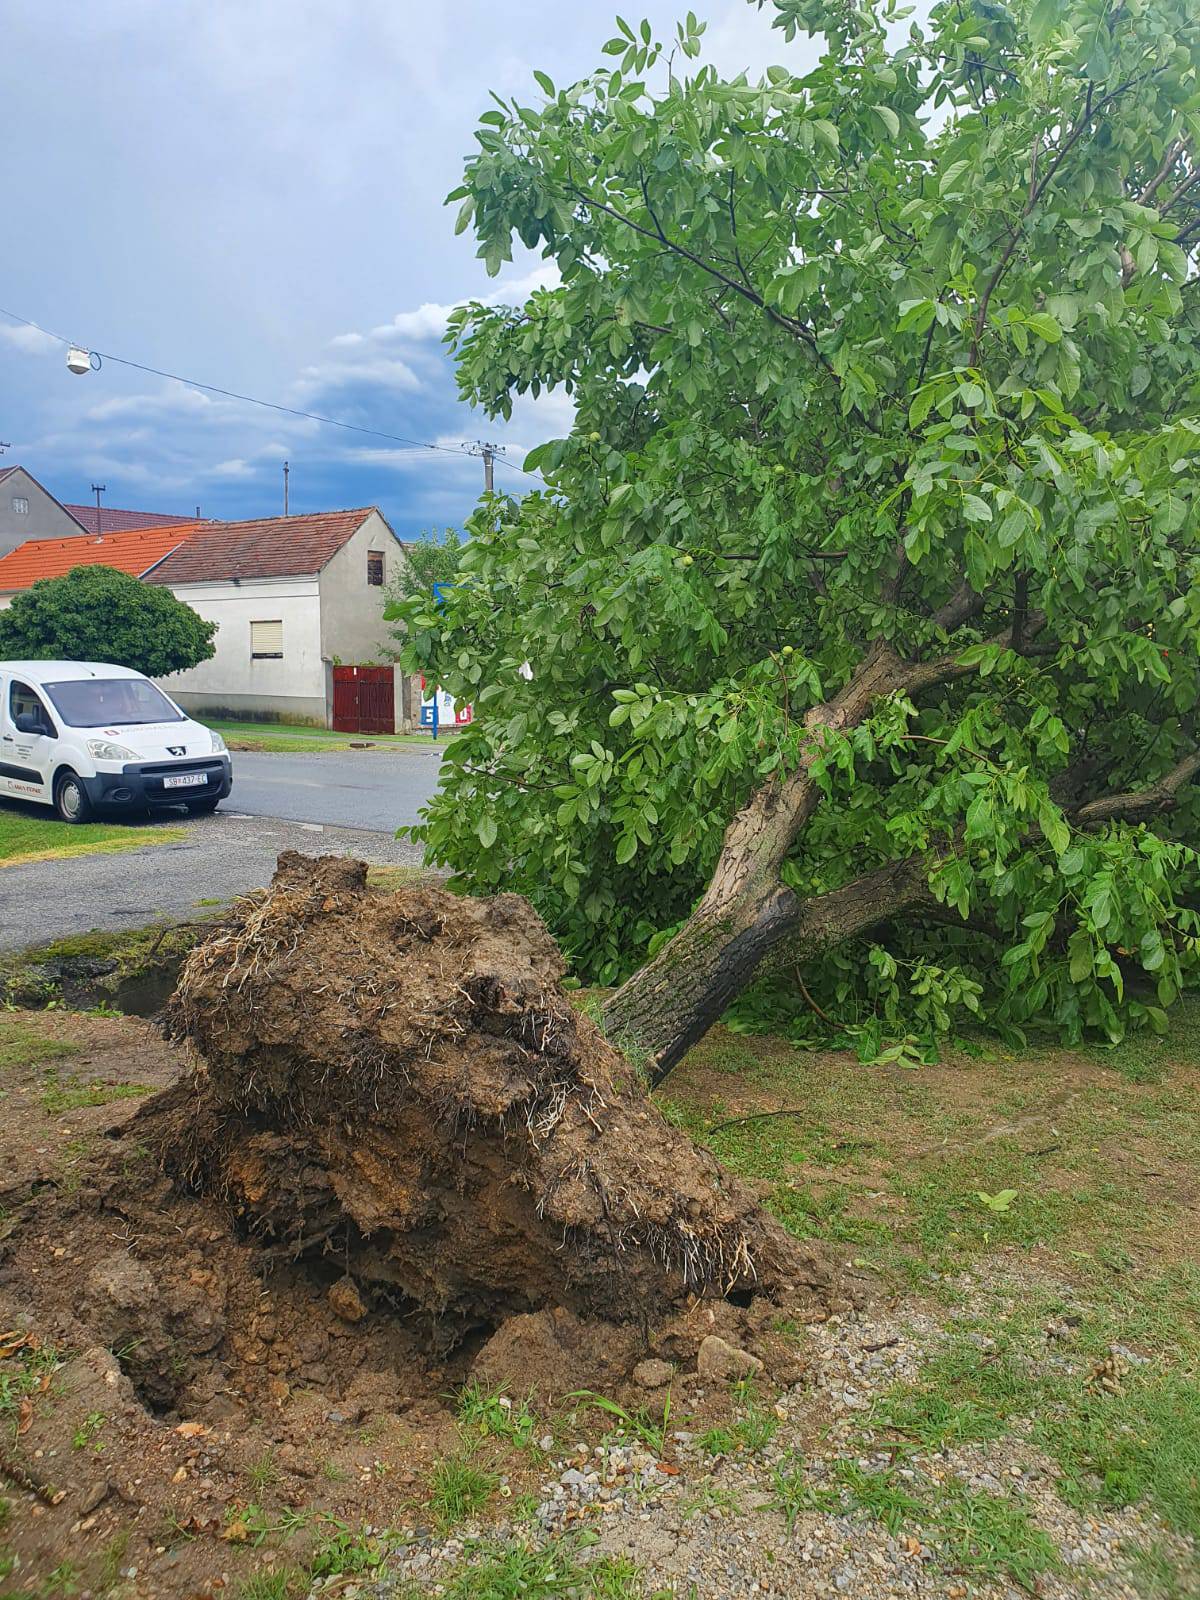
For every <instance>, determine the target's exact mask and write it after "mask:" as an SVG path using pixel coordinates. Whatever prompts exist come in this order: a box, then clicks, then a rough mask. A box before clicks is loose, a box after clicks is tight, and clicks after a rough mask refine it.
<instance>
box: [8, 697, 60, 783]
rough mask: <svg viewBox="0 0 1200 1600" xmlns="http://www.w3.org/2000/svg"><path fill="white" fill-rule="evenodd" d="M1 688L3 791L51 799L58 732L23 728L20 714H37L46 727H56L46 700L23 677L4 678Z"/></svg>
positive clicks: (26, 715) (27, 715) (25, 715)
mask: <svg viewBox="0 0 1200 1600" xmlns="http://www.w3.org/2000/svg"><path fill="white" fill-rule="evenodd" d="M0 692H2V697H0V792H3V793H5V794H10V795H14V796H16V797H18V798H20V799H22V800H42V801H47V802H48V801H49V800H50V798H51V795H50V783H49V778H50V771H51V769H52V767H53V765H54V746H55V744H56V743H57V736H56V735H55V734H54V733H53V732H51V733H48V734H47V733H29V732H22V731H21V730H20V729H18V727H17V718H18V717H20V716H24V717H30V716H33V717H36V718H37V719H38V721H39V722H40V723H41V725H42V727H44V728H48V729H51V730H53V728H54V722H53V720H52V719H51V716H50V713H49V711H47V709H46V705H45V701H44V700H43V699H42V697H41V696H40V695H39V694H38V692H37V690H36V689H34V688H33V687H32V686H31V685H30V684H28V683H23V682H22V681H21V679H20V678H14V677H6V678H4V679H3V680H0Z"/></svg>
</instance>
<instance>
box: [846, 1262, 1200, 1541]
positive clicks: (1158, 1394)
mask: <svg viewBox="0 0 1200 1600" xmlns="http://www.w3.org/2000/svg"><path fill="white" fill-rule="evenodd" d="M1082 1304H1083V1305H1084V1307H1085V1309H1084V1311H1083V1313H1082V1321H1081V1323H1080V1326H1079V1328H1078V1330H1077V1331H1076V1333H1075V1336H1074V1338H1073V1339H1072V1341H1071V1342H1070V1343H1069V1344H1068V1345H1067V1347H1066V1349H1065V1350H1064V1351H1063V1356H1064V1357H1065V1358H1067V1359H1066V1360H1058V1361H1054V1362H1047V1361H1045V1360H1044V1359H1031V1356H1032V1355H1034V1354H1036V1353H1038V1352H1039V1351H1044V1349H1045V1333H1044V1329H1045V1327H1046V1324H1047V1322H1048V1321H1049V1320H1050V1319H1051V1318H1052V1317H1053V1316H1055V1315H1056V1314H1057V1313H1058V1312H1060V1311H1061V1310H1062V1309H1063V1308H1062V1307H1061V1306H1059V1305H1057V1304H1056V1303H1055V1302H1054V1301H1053V1300H1046V1299H1037V1298H1036V1297H1033V1298H1031V1299H1030V1300H1027V1302H1026V1303H1025V1304H1023V1305H1022V1306H1021V1307H1020V1309H1019V1310H1017V1311H1014V1312H1012V1313H1010V1314H1008V1315H1007V1316H1005V1315H999V1316H996V1317H995V1318H991V1319H988V1320H986V1321H984V1322H980V1323H971V1324H969V1325H966V1326H964V1327H962V1328H961V1329H960V1330H959V1331H957V1332H956V1333H955V1334H954V1335H953V1336H952V1337H951V1338H950V1339H949V1340H948V1341H947V1343H946V1345H945V1346H944V1348H943V1349H941V1350H940V1351H939V1352H938V1353H937V1354H935V1355H934V1356H933V1357H932V1358H931V1360H930V1361H929V1362H928V1363H927V1365H926V1367H925V1369H924V1371H923V1372H922V1374H921V1378H920V1381H919V1382H918V1383H916V1384H913V1385H904V1386H898V1387H897V1388H896V1389H894V1390H893V1391H891V1393H890V1394H888V1395H886V1396H885V1397H884V1398H883V1399H882V1400H881V1401H880V1402H879V1403H878V1405H877V1406H876V1407H875V1409H874V1411H873V1412H872V1415H871V1418H870V1425H871V1427H872V1429H873V1430H880V1431H882V1432H883V1433H884V1434H885V1435H886V1434H887V1433H890V1434H892V1435H893V1436H894V1437H895V1438H896V1439H897V1440H899V1441H901V1442H907V1443H911V1444H914V1445H917V1446H920V1447H922V1448H939V1447H941V1446H942V1445H945V1444H956V1443H962V1442H966V1441H969V1440H980V1441H983V1442H987V1441H989V1440H994V1439H997V1438H999V1437H1000V1436H1001V1435H1002V1434H1005V1433H1007V1432H1009V1431H1010V1429H1011V1427H1012V1426H1013V1424H1014V1422H1016V1421H1018V1420H1022V1421H1023V1423H1024V1425H1025V1427H1026V1429H1027V1432H1028V1436H1029V1437H1030V1439H1031V1440H1032V1441H1033V1442H1034V1443H1035V1444H1037V1445H1039V1446H1041V1448H1042V1449H1044V1450H1045V1451H1046V1452H1047V1454H1049V1455H1050V1456H1052V1457H1053V1458H1054V1459H1055V1460H1056V1461H1057V1463H1058V1466H1059V1483H1058V1488H1059V1492H1060V1494H1062V1496H1063V1498H1064V1499H1065V1500H1066V1501H1067V1502H1068V1503H1069V1504H1071V1505H1074V1506H1076V1507H1078V1508H1079V1509H1080V1510H1092V1509H1095V1508H1097V1507H1104V1506H1130V1505H1135V1504H1139V1503H1145V1504H1148V1505H1150V1506H1152V1507H1153V1508H1154V1509H1155V1510H1156V1511H1158V1512H1159V1513H1160V1514H1161V1515H1162V1516H1163V1517H1164V1518H1165V1519H1166V1520H1167V1522H1169V1523H1170V1524H1171V1525H1172V1526H1173V1527H1174V1528H1175V1529H1177V1530H1178V1531H1179V1532H1180V1533H1184V1534H1187V1535H1189V1536H1190V1537H1192V1538H1198V1537H1200V1269H1197V1268H1194V1267H1188V1268H1178V1269H1174V1270H1173V1271H1171V1272H1168V1273H1166V1274H1163V1275H1161V1276H1160V1277H1158V1278H1154V1279H1150V1280H1146V1281H1142V1282H1139V1283H1138V1284H1136V1285H1130V1286H1127V1287H1124V1288H1121V1289H1113V1288H1111V1287H1108V1286H1107V1285H1106V1284H1105V1281H1104V1277H1103V1275H1102V1269H1101V1270H1100V1271H1098V1273H1097V1276H1096V1278H1095V1280H1094V1287H1093V1294H1092V1296H1091V1297H1090V1304H1089V1303H1088V1301H1087V1300H1085V1301H1083V1302H1082ZM1076 1314H1078V1312H1077V1313H1076ZM981 1337H982V1338H983V1339H986V1341H987V1344H986V1347H981V1344H980V1342H979V1341H980V1339H981ZM1114 1342H1119V1343H1121V1344H1123V1345H1125V1346H1127V1347H1131V1348H1134V1349H1135V1350H1136V1348H1137V1347H1139V1346H1141V1347H1143V1348H1156V1352H1157V1353H1156V1355H1155V1356H1153V1357H1148V1358H1145V1359H1143V1360H1142V1361H1141V1362H1140V1363H1137V1364H1130V1365H1129V1366H1128V1370H1126V1371H1124V1372H1122V1373H1121V1375H1120V1376H1119V1378H1118V1381H1117V1387H1116V1390H1115V1392H1114V1391H1110V1390H1108V1389H1106V1388H1104V1387H1103V1386H1102V1385H1100V1384H1098V1383H1096V1382H1094V1381H1092V1378H1091V1374H1092V1371H1093V1369H1094V1368H1095V1367H1096V1366H1098V1365H1099V1363H1100V1362H1101V1361H1102V1360H1103V1359H1104V1358H1105V1357H1106V1356H1107V1354H1108V1351H1109V1347H1110V1345H1111V1344H1113V1343H1114Z"/></svg>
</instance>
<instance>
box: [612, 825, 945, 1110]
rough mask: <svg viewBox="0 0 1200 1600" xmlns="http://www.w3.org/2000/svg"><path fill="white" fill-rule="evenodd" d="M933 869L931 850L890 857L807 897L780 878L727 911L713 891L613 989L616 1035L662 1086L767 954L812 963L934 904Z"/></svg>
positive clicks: (619, 1043) (734, 902) (740, 897)
mask: <svg viewBox="0 0 1200 1600" xmlns="http://www.w3.org/2000/svg"><path fill="white" fill-rule="evenodd" d="M930 865H931V861H930V858H929V857H927V856H924V855H921V856H911V857H908V858H907V859H905V860H903V861H895V862H889V863H888V865H887V866H885V867H880V868H879V869H878V870H877V871H875V872H869V873H867V874H865V876H863V877H861V878H856V879H855V880H854V881H853V882H852V883H847V884H844V885H843V886H842V887H841V888H840V889H831V890H830V891H829V892H828V893H826V894H821V895H813V896H811V897H809V898H808V899H802V898H801V897H800V896H799V895H797V894H794V893H793V892H792V890H791V889H789V888H787V887H786V886H785V885H783V884H781V883H779V882H778V880H776V884H775V887H774V889H773V890H770V891H768V892H766V893H762V892H760V891H758V890H757V889H754V888H749V889H745V890H743V891H742V892H741V893H740V894H738V895H736V896H735V897H734V898H733V899H732V900H731V901H730V902H729V903H728V904H727V905H726V906H725V907H724V909H723V910H721V911H718V910H716V909H715V908H713V907H711V906H708V905H707V904H706V903H707V902H708V900H709V895H706V896H705V899H704V901H702V902H701V904H700V905H699V906H698V907H697V909H696V911H695V912H694V913H693V914H692V916H691V917H690V918H689V919H688V921H687V922H686V923H685V924H684V925H683V927H682V928H681V929H680V930H679V932H678V933H677V934H676V935H675V937H674V938H673V939H671V940H670V942H669V943H668V944H666V945H665V946H664V947H663V949H662V950H660V951H659V953H658V955H657V956H656V957H655V958H654V960H653V961H650V962H648V963H647V965H646V966H644V967H642V968H641V969H640V971H638V972H635V973H634V975H633V977H632V978H630V979H629V981H628V982H627V983H626V984H624V985H623V986H622V988H620V989H619V990H618V991H617V993H616V994H615V995H613V997H612V999H611V1000H610V1001H609V1003H608V1005H607V1006H606V1007H605V1009H604V1026H605V1031H606V1033H607V1034H608V1037H609V1039H610V1040H611V1041H612V1042H613V1043H614V1044H615V1045H616V1046H617V1047H618V1049H624V1050H626V1051H636V1052H638V1053H639V1054H640V1053H641V1052H645V1053H646V1054H647V1055H648V1057H649V1060H648V1062H647V1064H646V1070H647V1073H648V1075H649V1077H650V1080H651V1082H652V1083H658V1082H660V1081H661V1080H662V1079H663V1078H664V1077H666V1075H667V1073H668V1072H670V1070H671V1068H672V1067H673V1066H674V1065H675V1063H676V1062H677V1061H678V1060H679V1059H680V1057H681V1056H682V1055H684V1053H685V1052H686V1051H687V1050H689V1049H690V1048H691V1046H692V1045H694V1044H695V1043H696V1041H697V1040H698V1039H701V1038H703V1036H704V1034H705V1033H707V1031H708V1029H709V1028H710V1027H711V1026H712V1024H713V1023H714V1022H716V1021H717V1020H718V1019H719V1017H720V1016H721V1014H722V1012H723V1011H725V1010H726V1008H727V1007H728V1006H729V1005H730V1004H731V1003H732V1002H733V1001H734V1000H735V999H736V998H737V996H738V995H739V994H740V993H741V991H742V990H743V989H744V988H745V987H746V985H747V984H748V983H749V982H750V980H751V979H752V978H753V977H754V974H755V973H756V972H757V971H758V970H759V968H760V966H761V965H762V964H763V962H764V961H765V960H766V959H767V958H774V959H777V960H779V961H786V962H788V963H790V964H801V963H803V962H805V961H810V960H811V959H812V958H813V957H814V956H817V955H820V954H821V953H822V952H823V951H825V950H830V949H832V948H833V947H834V946H835V945H838V944H841V943H842V942H843V941H844V940H846V939H850V938H853V937H854V936H855V935H856V934H859V933H864V932H866V931H867V929H869V928H874V927H878V926H879V924H880V923H883V922H888V921H891V920H892V918H894V917H898V916H900V915H902V914H903V913H904V912H906V911H909V910H911V909H912V908H913V907H914V906H915V905H920V904H926V903H928V902H930V901H932V898H933V897H932V895H931V893H930V890H929V886H928V878H929V869H930ZM715 883H716V880H715V879H714V885H715ZM710 894H711V888H710Z"/></svg>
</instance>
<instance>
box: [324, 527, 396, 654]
mask: <svg viewBox="0 0 1200 1600" xmlns="http://www.w3.org/2000/svg"><path fill="white" fill-rule="evenodd" d="M372 551H378V552H379V553H380V554H381V555H382V556H383V587H382V588H377V587H375V586H373V585H371V584H368V582H367V556H368V555H369V554H370V552H372ZM403 560H404V550H403V548H402V547H401V545H399V544H398V543H397V541H396V538H395V535H394V534H393V533H392V530H391V529H390V528H389V527H388V525H387V523H386V522H385V521H384V520H383V518H382V517H381V516H380V515H379V513H378V512H377V511H373V512H372V513H371V515H370V516H369V517H367V518H366V519H365V520H364V522H363V524H362V526H361V527H360V528H359V529H358V531H357V532H356V533H355V534H353V535H352V537H351V538H349V539H347V541H346V543H345V544H344V545H343V546H342V548H341V549H340V550H339V551H338V553H337V555H335V556H334V557H333V558H332V559H331V560H330V561H328V562H327V563H326V565H325V568H324V571H323V572H322V573H321V576H320V580H319V582H320V585H321V654H322V655H323V656H324V657H325V659H326V661H331V662H332V661H340V662H342V663H343V664H344V665H345V666H348V667H351V666H369V665H372V664H376V665H380V666H381V665H383V663H384V662H386V661H390V660H391V659H392V657H393V655H394V654H395V652H396V640H395V638H394V637H393V636H392V631H391V630H392V628H393V627H394V624H393V623H388V622H385V621H384V616H383V603H384V597H385V595H386V594H387V589H388V586H389V585H390V584H391V583H392V581H393V579H394V578H395V577H396V575H397V574H398V572H399V570H400V563H401V562H402V561H403Z"/></svg>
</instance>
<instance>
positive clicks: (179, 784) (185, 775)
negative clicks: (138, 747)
mask: <svg viewBox="0 0 1200 1600" xmlns="http://www.w3.org/2000/svg"><path fill="white" fill-rule="evenodd" d="M207 781H208V780H207V779H206V778H205V776H204V774H203V773H202V772H181V773H180V774H179V776H178V777H176V778H164V779H163V788H164V789H195V788H197V787H198V786H199V785H202V784H204V783H207Z"/></svg>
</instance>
